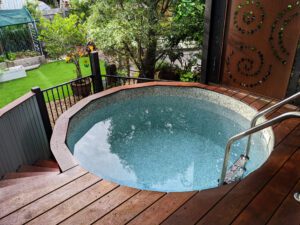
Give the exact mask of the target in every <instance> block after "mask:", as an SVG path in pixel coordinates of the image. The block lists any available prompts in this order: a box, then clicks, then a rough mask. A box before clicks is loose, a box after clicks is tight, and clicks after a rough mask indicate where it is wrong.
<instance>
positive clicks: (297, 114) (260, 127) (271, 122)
mask: <svg viewBox="0 0 300 225" xmlns="http://www.w3.org/2000/svg"><path fill="white" fill-rule="evenodd" d="M290 118H300V112H288V113H284V114H282V115H280V116H278V117H275V118H273V119H271V120H268V121H266V122H263V123H261V124H259V125H257V126H255V127H253V128H250V129H248V130H246V131H244V132H241V133H239V134H237V135H235V136H233V137H231V138H230V139H229V141H228V142H227V145H226V150H225V156H224V162H223V168H222V173H221V178H220V180H219V185H222V184H223V183H224V180H225V177H226V172H227V167H228V160H229V156H230V150H231V145H232V144H233V143H234V142H235V141H237V140H239V139H241V138H243V137H246V136H248V135H250V134H253V133H256V132H258V131H260V130H263V129H265V128H267V127H269V126H272V125H274V124H276V123H280V122H281V121H283V120H286V119H290Z"/></svg>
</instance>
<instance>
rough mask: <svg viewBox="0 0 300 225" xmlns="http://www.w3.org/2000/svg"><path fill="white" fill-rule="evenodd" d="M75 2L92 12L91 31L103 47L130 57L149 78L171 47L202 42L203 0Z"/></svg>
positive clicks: (117, 54) (124, 56) (119, 54)
mask: <svg viewBox="0 0 300 225" xmlns="http://www.w3.org/2000/svg"><path fill="white" fill-rule="evenodd" d="M72 2H74V3H73V4H75V5H76V4H78V2H81V3H82V4H83V3H84V4H83V6H84V7H83V6H82V5H81V6H82V7H81V10H83V9H84V10H83V11H84V12H88V13H90V16H89V18H88V20H87V24H88V28H89V29H88V30H89V35H90V37H91V38H92V39H94V40H95V42H96V44H97V47H98V48H99V49H101V50H102V51H104V53H105V54H107V55H110V56H113V57H115V58H121V57H123V58H125V59H126V58H127V59H128V58H129V59H130V61H131V62H134V64H135V66H136V68H138V69H139V70H140V74H142V75H145V76H146V77H149V78H153V74H154V71H155V64H156V62H157V61H158V60H160V59H162V58H163V57H164V56H165V55H166V54H167V50H166V49H167V48H171V49H172V48H175V47H176V46H177V45H178V43H179V42H180V41H185V40H192V41H197V42H198V43H199V44H201V43H202V36H203V19H204V2H203V0H174V1H173V0H170V1H164V0H157V1H151V0H123V1H119V0H101V1H93V0H86V1H80V0H72ZM91 2H94V4H91ZM88 7H90V8H89V9H88ZM90 10H91V11H90ZM116 61H117V60H116Z"/></svg>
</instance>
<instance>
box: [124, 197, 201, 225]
mask: <svg viewBox="0 0 300 225" xmlns="http://www.w3.org/2000/svg"><path fill="white" fill-rule="evenodd" d="M196 193H197V192H181V193H168V194H167V195H165V196H164V197H162V198H161V199H159V200H158V201H157V202H155V203H154V204H153V205H152V206H151V207H149V208H148V209H146V210H145V211H143V212H142V213H141V214H139V215H138V216H137V217H135V218H134V219H133V220H132V221H130V222H129V223H128V224H130V225H134V224H135V225H140V224H143V225H148V224H149V225H154V224H160V223H162V222H163V221H164V220H165V219H166V218H167V217H168V216H169V215H171V214H172V213H173V212H174V211H175V210H176V209H178V208H179V207H180V206H181V205H183V204H184V203H185V202H186V201H187V200H189V199H190V198H191V197H192V196H194V195H195V194H196ZM154 215H155V216H154Z"/></svg>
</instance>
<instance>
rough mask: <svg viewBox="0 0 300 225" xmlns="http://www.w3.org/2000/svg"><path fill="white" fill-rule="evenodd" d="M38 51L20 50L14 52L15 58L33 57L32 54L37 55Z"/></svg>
mask: <svg viewBox="0 0 300 225" xmlns="http://www.w3.org/2000/svg"><path fill="white" fill-rule="evenodd" d="M39 55H40V53H39V52H36V51H30V50H26V51H21V52H16V58H17V59H22V58H27V57H34V56H39Z"/></svg>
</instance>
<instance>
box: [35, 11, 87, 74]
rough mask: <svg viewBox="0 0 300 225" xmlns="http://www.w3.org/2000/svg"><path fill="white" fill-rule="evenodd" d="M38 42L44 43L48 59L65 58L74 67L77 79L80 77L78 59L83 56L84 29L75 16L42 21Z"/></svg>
mask: <svg viewBox="0 0 300 225" xmlns="http://www.w3.org/2000/svg"><path fill="white" fill-rule="evenodd" d="M42 26H43V28H44V29H43V30H41V34H40V40H41V41H43V42H45V44H46V51H47V52H48V54H49V56H50V57H53V58H56V59H58V58H61V57H63V56H67V57H68V59H69V60H71V62H72V63H74V64H75V66H76V71H77V78H80V77H81V68H80V64H79V58H80V57H81V56H83V55H84V50H83V49H84V45H85V43H86V28H85V26H84V24H82V23H80V19H79V17H78V16H77V15H71V16H70V17H67V18H63V17H61V16H60V15H55V16H54V19H53V20H52V21H49V20H46V19H43V20H42Z"/></svg>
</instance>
